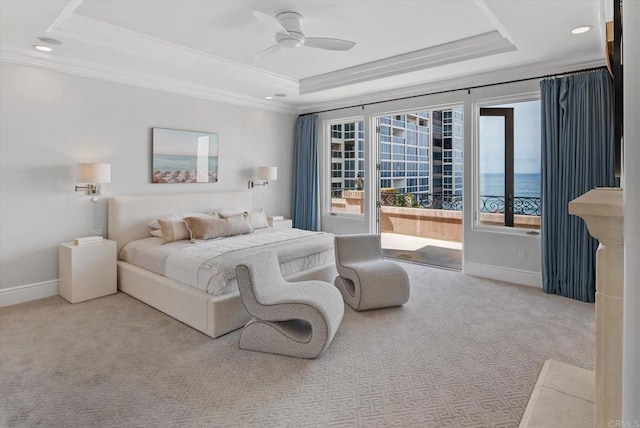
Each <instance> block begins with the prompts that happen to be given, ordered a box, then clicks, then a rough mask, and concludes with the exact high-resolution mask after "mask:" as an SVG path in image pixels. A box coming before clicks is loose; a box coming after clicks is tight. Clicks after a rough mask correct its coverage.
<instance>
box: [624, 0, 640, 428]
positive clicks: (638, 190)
mask: <svg viewBox="0 0 640 428" xmlns="http://www.w3.org/2000/svg"><path fill="white" fill-rule="evenodd" d="M623 21H624V43H623V49H624V93H625V97H624V109H625V110H624V141H625V144H624V183H625V185H624V240H625V241H624V309H623V313H624V328H623V330H624V332H623V337H624V339H623V344H622V345H623V346H622V353H623V357H622V359H623V367H622V387H623V394H622V413H623V420H624V421H626V422H627V423H629V425H625V426H633V427H637V426H639V425H638V424H640V168H639V167H640V121H638V118H639V117H640V99H639V98H638V95H639V94H640V57H639V56H638V52H640V2H637V1H627V2H625V3H624V14H623ZM632 422H634V423H635V424H633V423H632Z"/></svg>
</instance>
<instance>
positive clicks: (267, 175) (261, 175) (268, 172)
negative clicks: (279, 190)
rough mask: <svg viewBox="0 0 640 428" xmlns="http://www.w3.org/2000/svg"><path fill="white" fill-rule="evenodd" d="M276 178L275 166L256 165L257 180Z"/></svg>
mask: <svg viewBox="0 0 640 428" xmlns="http://www.w3.org/2000/svg"><path fill="white" fill-rule="evenodd" d="M277 179H278V167H277V166H259V167H258V180H264V181H274V180H277Z"/></svg>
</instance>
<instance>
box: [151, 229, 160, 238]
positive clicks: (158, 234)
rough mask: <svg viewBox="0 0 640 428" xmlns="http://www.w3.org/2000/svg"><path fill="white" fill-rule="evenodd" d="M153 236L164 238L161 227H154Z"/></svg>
mask: <svg viewBox="0 0 640 428" xmlns="http://www.w3.org/2000/svg"><path fill="white" fill-rule="evenodd" d="M149 233H151V236H155V237H156V238H162V232H161V231H160V229H153V230H152V231H151V232H149Z"/></svg>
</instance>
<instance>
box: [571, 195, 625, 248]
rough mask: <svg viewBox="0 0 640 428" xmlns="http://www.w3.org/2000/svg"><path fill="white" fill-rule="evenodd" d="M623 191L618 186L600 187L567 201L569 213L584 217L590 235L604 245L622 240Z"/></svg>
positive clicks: (614, 243) (619, 243)
mask: <svg viewBox="0 0 640 428" xmlns="http://www.w3.org/2000/svg"><path fill="white" fill-rule="evenodd" d="M622 198H623V193H622V189H620V188H619V187H600V188H596V189H593V190H590V191H588V192H587V193H585V194H584V195H582V196H579V197H577V198H576V199H574V200H573V201H571V202H569V214H573V215H576V216H578V217H581V218H583V219H584V221H585V222H586V223H587V227H588V228H589V233H591V235H592V236H593V237H594V238H596V239H598V240H600V241H602V242H604V243H605V244H606V245H612V246H621V245H622V240H623V231H622V219H623V199H622Z"/></svg>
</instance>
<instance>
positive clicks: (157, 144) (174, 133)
mask: <svg viewBox="0 0 640 428" xmlns="http://www.w3.org/2000/svg"><path fill="white" fill-rule="evenodd" d="M218 148H219V140H218V134H216V133H213V132H198V131H183V130H179V129H168V128H152V162H151V163H152V176H151V182H152V183H156V184H175V183H215V182H217V181H218Z"/></svg>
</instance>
